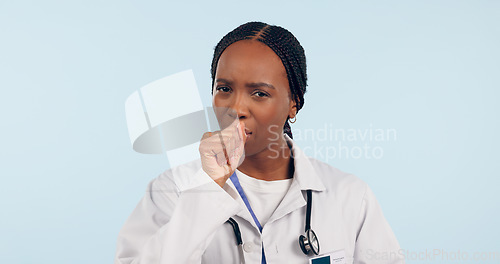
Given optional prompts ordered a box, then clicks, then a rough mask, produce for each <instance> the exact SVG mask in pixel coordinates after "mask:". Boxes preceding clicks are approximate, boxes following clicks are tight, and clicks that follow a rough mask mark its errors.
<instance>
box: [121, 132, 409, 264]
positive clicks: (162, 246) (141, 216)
mask: <svg viewBox="0 0 500 264" xmlns="http://www.w3.org/2000/svg"><path fill="white" fill-rule="evenodd" d="M286 139H287V141H288V142H289V144H291V145H292V153H293V155H294V164H295V174H294V177H293V181H292V184H291V186H290V189H289V190H288V192H287V193H286V195H285V197H284V198H283V201H282V202H281V203H280V205H279V206H278V208H277V209H276V210H275V211H274V213H273V214H272V216H271V218H270V219H269V220H268V221H267V223H266V224H265V226H264V227H263V229H262V234H261V233H260V232H259V229H258V228H257V226H256V224H255V223H254V221H253V219H252V217H251V215H250V213H249V212H248V210H247V208H246V206H245V204H244V203H243V200H242V199H241V197H240V196H239V195H238V193H237V191H236V189H235V188H234V185H233V184H232V182H231V181H230V180H228V181H227V183H226V185H225V186H224V188H220V187H219V185H217V184H216V183H215V182H214V181H213V180H211V179H210V177H209V176H208V175H207V174H206V173H205V172H204V171H203V169H202V168H201V162H200V160H197V161H194V162H190V163H188V164H185V165H181V166H178V167H176V168H174V169H171V170H167V171H165V172H164V173H162V174H161V175H160V176H158V177H157V178H156V179H154V180H152V181H151V182H150V184H149V185H148V188H147V192H146V195H145V196H144V198H143V199H142V200H141V201H140V203H139V204H138V205H137V207H136V208H135V210H134V211H133V212H132V214H131V215H130V217H129V218H128V219H127V221H126V223H125V225H124V226H123V228H122V229H121V231H120V233H119V236H118V243H117V251H116V256H115V264H139V263H141V264H151V263H155V264H157V263H158V264H160V263H161V264H168V263H175V264H179V263H213V264H223V263H240V251H239V250H238V247H237V246H236V238H235V235H234V232H233V229H232V227H231V225H229V224H227V223H225V222H226V221H227V220H228V219H229V218H230V217H233V218H234V219H235V220H236V222H238V224H239V227H240V229H241V235H242V240H243V242H244V244H243V249H244V251H243V252H244V253H243V254H244V256H245V261H246V263H247V264H248V263H255V264H260V263H261V257H262V246H263V247H264V251H265V255H266V259H267V263H268V264H273V263H287V264H288V263H297V264H298V263H300V264H305V263H309V262H308V259H309V258H310V257H312V256H306V255H304V253H302V251H301V249H300V247H299V243H298V238H299V236H300V235H302V234H304V225H305V215H306V206H305V205H306V196H305V193H306V191H305V190H307V189H311V190H313V192H312V216H311V227H312V229H313V230H314V232H315V233H316V235H317V236H318V240H319V242H320V253H321V254H324V253H329V252H333V251H337V250H344V252H345V255H346V263H356V264H362V263H384V264H388V263H398V264H399V263H404V260H403V259H402V257H401V255H400V254H398V252H399V251H398V250H399V249H400V247H399V244H398V242H397V240H396V237H395V236H394V234H393V232H392V230H391V228H390V226H389V224H388V223H387V221H386V220H385V218H384V216H383V214H382V210H381V208H380V206H379V204H378V203H377V200H376V199H375V196H374V195H373V193H372V191H371V190H370V188H369V187H368V186H367V184H366V183H364V182H363V181H362V180H360V179H359V178H357V177H356V176H354V175H352V174H347V173H344V172H342V171H340V170H338V169H336V168H334V167H332V166H330V165H328V164H325V163H323V162H321V161H318V160H316V159H313V158H309V157H306V156H305V155H304V153H303V152H302V151H301V150H300V148H299V147H298V146H297V145H296V144H294V143H293V140H291V139H290V138H289V137H288V136H286Z"/></svg>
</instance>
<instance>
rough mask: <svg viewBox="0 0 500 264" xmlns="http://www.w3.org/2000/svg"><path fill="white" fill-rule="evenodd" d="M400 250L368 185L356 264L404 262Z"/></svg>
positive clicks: (363, 202) (361, 214)
mask: <svg viewBox="0 0 500 264" xmlns="http://www.w3.org/2000/svg"><path fill="white" fill-rule="evenodd" d="M399 250H400V246H399V243H398V241H397V239H396V237H395V236H394V233H393V232H392V230H391V227H390V226H389V224H388V223H387V221H386V219H385V217H384V215H383V213H382V209H381V208H380V205H379V203H378V202H377V200H376V198H375V195H374V194H373V192H372V191H371V189H370V188H369V187H368V186H367V187H366V191H365V194H364V197H363V200H362V203H361V210H360V216H359V229H358V233H357V236H356V246H355V251H354V264H366V263H370V264H373V263H381V264H382V263H383V264H403V263H404V258H403V256H402V255H401V254H399Z"/></svg>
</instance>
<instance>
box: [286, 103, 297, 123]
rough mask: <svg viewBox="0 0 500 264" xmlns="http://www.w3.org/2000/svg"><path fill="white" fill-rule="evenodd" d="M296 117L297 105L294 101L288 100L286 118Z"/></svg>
mask: <svg viewBox="0 0 500 264" xmlns="http://www.w3.org/2000/svg"><path fill="white" fill-rule="evenodd" d="M296 115H297V104H296V103H295V101H294V100H290V107H289V110H288V118H290V119H291V118H294V117H295V116H296Z"/></svg>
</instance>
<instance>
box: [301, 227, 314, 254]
mask: <svg viewBox="0 0 500 264" xmlns="http://www.w3.org/2000/svg"><path fill="white" fill-rule="evenodd" d="M299 245H300V249H302V252H304V254H306V255H308V254H309V252H311V251H312V252H313V253H314V255H318V254H319V241H318V237H317V236H316V233H314V231H313V230H312V229H308V230H307V231H306V235H305V236H304V235H301V236H300V237H299Z"/></svg>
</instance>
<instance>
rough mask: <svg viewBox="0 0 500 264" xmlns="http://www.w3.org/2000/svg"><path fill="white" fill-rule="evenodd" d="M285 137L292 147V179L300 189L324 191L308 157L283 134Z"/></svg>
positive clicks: (323, 186)
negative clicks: (293, 170) (293, 168)
mask: <svg viewBox="0 0 500 264" xmlns="http://www.w3.org/2000/svg"><path fill="white" fill-rule="evenodd" d="M285 139H286V141H287V143H288V145H289V146H290V147H291V149H292V156H293V162H294V167H295V172H294V174H293V178H294V181H296V182H297V183H298V185H299V187H300V189H301V190H313V191H324V190H326V188H325V185H324V184H323V182H322V181H321V178H320V177H319V176H318V174H316V170H315V169H314V167H313V165H312V164H311V161H310V160H309V158H308V157H307V156H306V155H305V153H304V152H303V151H302V150H301V149H300V148H299V146H298V145H297V144H296V143H295V142H294V141H293V140H292V139H291V138H290V137H289V136H288V135H287V134H285Z"/></svg>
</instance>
